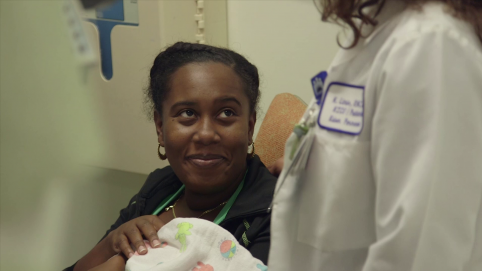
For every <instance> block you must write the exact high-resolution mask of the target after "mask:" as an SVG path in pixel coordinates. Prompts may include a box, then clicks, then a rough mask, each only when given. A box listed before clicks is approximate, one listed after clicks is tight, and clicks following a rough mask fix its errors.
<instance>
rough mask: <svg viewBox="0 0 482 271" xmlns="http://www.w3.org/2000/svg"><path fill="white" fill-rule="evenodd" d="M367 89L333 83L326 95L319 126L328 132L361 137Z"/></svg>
mask: <svg viewBox="0 0 482 271" xmlns="http://www.w3.org/2000/svg"><path fill="white" fill-rule="evenodd" d="M364 92H365V87H363V86H354V85H349V84H345V83H339V82H333V83H331V84H330V85H329V86H328V88H327V90H326V93H325V97H324V99H323V104H322V105H321V110H320V114H319V117H318V125H319V126H320V127H321V128H323V129H326V130H330V131H334V132H339V133H345V134H350V135H359V134H360V133H361V131H362V129H363V109H364V105H363V104H364V100H363V98H364V96H365V95H364Z"/></svg>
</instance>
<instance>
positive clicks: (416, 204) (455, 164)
mask: <svg viewBox="0 0 482 271" xmlns="http://www.w3.org/2000/svg"><path fill="white" fill-rule="evenodd" d="M444 10H445V9H444V6H443V4H440V3H429V4H425V5H424V6H423V8H422V10H421V11H417V10H412V9H408V8H406V6H405V4H402V3H400V2H396V1H393V0H389V1H388V2H387V4H386V6H385V8H384V9H383V11H382V13H381V14H380V16H379V25H378V26H377V27H376V28H375V29H374V31H373V32H372V34H371V35H370V36H369V37H368V38H366V39H362V40H361V41H360V43H359V44H358V45H357V46H356V47H355V48H353V49H350V50H341V51H340V53H339V54H338V55H337V56H336V58H335V60H334V61H333V63H332V65H331V66H330V67H329V69H328V77H327V78H326V81H325V84H324V88H325V89H324V91H323V95H324V96H323V97H324V102H323V108H322V109H321V110H320V109H319V108H320V106H318V105H316V104H315V105H314V106H315V107H316V109H317V111H321V112H322V114H320V116H321V115H323V114H328V115H325V117H326V116H329V115H330V114H331V115H335V114H334V113H333V114H332V112H328V111H325V112H324V113H323V111H324V110H331V109H333V103H334V101H333V100H334V98H333V97H334V96H329V95H335V94H336V91H346V93H348V94H347V95H348V96H350V95H352V96H353V95H354V96H353V97H355V98H354V100H353V101H355V100H357V99H363V109H362V117H360V119H361V120H362V128H361V131H358V130H357V129H351V128H350V127H351V126H348V125H346V124H343V123H342V124H336V123H330V122H327V121H326V119H325V121H324V124H325V126H324V127H325V128H322V127H321V126H323V120H322V119H323V118H319V119H318V123H317V125H316V126H315V127H314V129H316V131H315V139H314V142H313V145H312V147H311V149H310V156H309V159H308V162H307V166H306V170H305V171H304V172H303V173H302V174H290V173H289V172H287V168H289V164H290V161H289V159H288V158H287V157H286V156H287V155H285V167H284V171H283V172H282V173H281V176H280V181H278V186H277V192H276V194H275V198H274V205H273V213H272V229H271V234H272V237H271V251H270V256H269V270H270V271H294V270H300V271H305V270H320V271H357V270H363V271H375V270H377V271H442V270H463V271H482V45H481V43H480V41H479V40H478V39H477V37H476V35H475V33H474V31H473V29H472V27H471V26H470V25H468V24H467V23H465V22H463V21H460V20H458V19H455V18H454V17H452V16H451V15H450V14H448V13H446V12H445V11H444ZM337 82H338V83H342V84H338V88H333V89H332V90H329V91H327V87H328V86H329V85H330V84H332V83H335V85H336V83H337ZM343 84H348V85H350V86H349V87H345V88H343V86H342V85H343ZM340 86H342V88H340ZM356 87H358V88H356ZM360 91H362V92H360ZM360 93H361V94H360ZM327 97H328V98H329V99H327ZM340 97H343V95H342V96H340ZM357 97H358V98H357ZM330 103H331V104H330ZM330 106H331V107H330ZM353 118H355V119H353ZM353 118H352V120H356V117H353ZM320 122H321V123H320ZM351 124H352V123H351ZM351 124H350V125H351ZM336 125H339V126H336ZM340 125H341V126H340ZM326 126H328V127H326ZM340 127H341V128H340ZM334 130H338V131H341V132H336V131H334ZM292 140H294V136H292V137H291V138H290V139H289V142H288V143H287V145H290V144H292V142H290V141H292ZM288 152H289V151H288V150H287V151H286V153H288ZM284 178H285V180H284V182H281V180H282V179H284Z"/></svg>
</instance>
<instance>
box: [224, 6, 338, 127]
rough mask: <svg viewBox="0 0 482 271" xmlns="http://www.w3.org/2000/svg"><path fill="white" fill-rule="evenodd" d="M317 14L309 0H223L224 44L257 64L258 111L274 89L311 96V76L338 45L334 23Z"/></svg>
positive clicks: (271, 96) (335, 50)
mask: <svg viewBox="0 0 482 271" xmlns="http://www.w3.org/2000/svg"><path fill="white" fill-rule="evenodd" d="M320 18H321V17H320V15H319V13H318V11H317V10H316V8H315V6H314V4H313V1H311V0H284V1H263V0H254V1H243V0H228V35H229V46H230V48H231V49H234V50H236V51H238V52H240V53H242V54H243V55H245V56H246V57H248V58H249V60H250V61H252V62H253V63H254V64H255V65H256V66H257V67H258V69H259V71H260V74H261V83H262V84H261V92H262V99H261V104H260V106H261V109H262V111H265V110H267V109H268V107H269V104H270V102H271V100H273V97H274V96H275V95H276V94H278V93H283V92H289V93H292V94H295V95H297V96H299V97H300V98H301V99H303V100H304V101H305V102H309V101H310V99H311V98H312V95H313V94H312V89H311V84H310V79H311V77H313V76H314V75H316V74H317V73H318V72H320V71H322V70H325V69H327V68H328V65H329V64H330V62H331V60H332V59H333V57H334V55H335V53H336V52H337V50H338V46H337V44H336V34H337V32H338V31H339V27H338V26H335V25H331V24H327V23H322V22H321V19H320ZM261 117H262V116H261ZM261 120H262V119H261ZM258 122H259V121H258ZM258 127H259V124H258Z"/></svg>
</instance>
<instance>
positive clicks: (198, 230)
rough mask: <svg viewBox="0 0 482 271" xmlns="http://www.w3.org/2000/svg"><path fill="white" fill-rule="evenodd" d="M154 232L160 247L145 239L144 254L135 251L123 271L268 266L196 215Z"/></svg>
mask: <svg viewBox="0 0 482 271" xmlns="http://www.w3.org/2000/svg"><path fill="white" fill-rule="evenodd" d="M157 235H158V236H159V239H160V241H161V247H160V248H152V247H151V246H149V243H148V242H147V241H145V242H146V247H147V250H148V252H147V254H146V255H139V254H137V253H136V254H135V255H134V256H132V257H131V258H130V259H129V260H128V261H127V263H126V268H125V270H126V271H250V270H252V271H266V270H268V269H267V267H266V266H265V265H264V264H263V263H262V262H261V261H260V260H258V259H256V258H254V257H253V256H252V255H251V253H250V252H249V251H248V250H247V249H246V248H244V247H243V246H241V245H240V244H239V243H238V242H237V240H236V239H235V238H234V236H233V235H232V234H231V233H230V232H228V231H226V230H225V229H223V228H222V227H220V226H218V225H216V224H214V223H212V222H210V221H207V220H204V219H198V218H176V219H174V220H172V221H171V222H169V223H167V224H166V225H164V226H163V227H162V228H161V229H160V230H159V231H158V232H157Z"/></svg>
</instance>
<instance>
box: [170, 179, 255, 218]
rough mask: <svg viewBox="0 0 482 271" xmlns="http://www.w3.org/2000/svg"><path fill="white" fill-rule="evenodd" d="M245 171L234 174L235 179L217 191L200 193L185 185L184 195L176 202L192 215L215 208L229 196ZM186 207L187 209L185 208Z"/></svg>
mask: <svg viewBox="0 0 482 271" xmlns="http://www.w3.org/2000/svg"><path fill="white" fill-rule="evenodd" d="M245 172H246V170H243V171H242V172H241V173H240V174H239V175H238V176H236V180H234V181H233V182H232V183H231V184H230V185H229V186H228V187H227V188H226V189H224V190H223V191H221V192H219V193H213V194H201V193H196V192H194V191H191V190H189V189H188V188H187V187H186V190H185V191H184V196H183V197H182V198H181V199H180V200H179V203H178V204H179V205H181V206H182V208H183V209H185V211H191V212H192V213H193V215H195V214H194V213H198V212H199V213H202V212H204V211H206V210H209V209H212V208H216V207H217V206H219V205H220V204H222V203H223V202H225V201H228V200H229V198H231V196H232V195H233V194H234V192H235V191H236V189H237V188H238V186H239V184H240V183H241V182H242V181H243V179H244V175H245ZM186 208H187V209H188V210H186Z"/></svg>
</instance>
